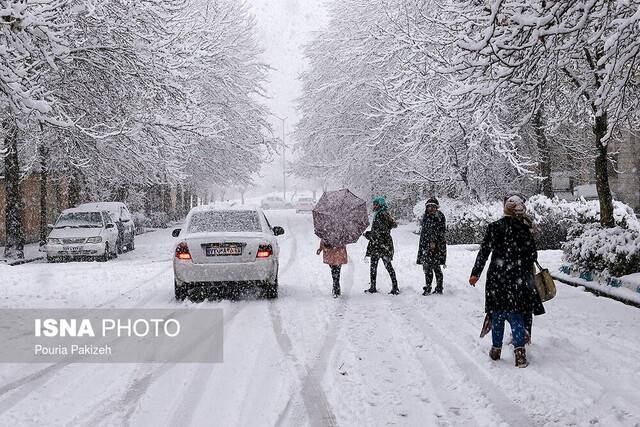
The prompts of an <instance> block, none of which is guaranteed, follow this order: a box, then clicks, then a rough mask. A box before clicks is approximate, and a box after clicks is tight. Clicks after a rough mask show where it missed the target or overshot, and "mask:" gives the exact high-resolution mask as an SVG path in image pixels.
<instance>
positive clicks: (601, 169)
mask: <svg viewBox="0 0 640 427" xmlns="http://www.w3.org/2000/svg"><path fill="white" fill-rule="evenodd" d="M607 127H608V119H607V114H606V113H604V114H603V115H602V116H596V120H595V124H594V126H593V133H594V134H595V137H596V138H595V139H596V150H597V156H596V160H595V167H596V189H597V190H598V199H599V201H600V224H602V226H603V227H614V226H615V220H614V218H613V198H612V197H611V187H610V186H609V169H608V167H607V166H608V162H609V159H608V156H607V151H608V145H606V144H603V141H602V140H603V139H604V137H605V135H606V134H607Z"/></svg>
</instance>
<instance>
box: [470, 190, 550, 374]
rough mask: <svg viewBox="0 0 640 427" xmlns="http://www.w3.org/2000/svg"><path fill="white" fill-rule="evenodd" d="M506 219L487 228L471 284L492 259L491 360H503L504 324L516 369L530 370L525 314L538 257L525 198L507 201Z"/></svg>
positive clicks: (528, 309) (487, 291)
mask: <svg viewBox="0 0 640 427" xmlns="http://www.w3.org/2000/svg"><path fill="white" fill-rule="evenodd" d="M504 211H505V216H504V217H503V218H501V219H500V220H498V221H495V222H493V223H491V224H489V226H488V227H487V232H486V234H485V236H484V239H483V241H482V244H481V246H480V251H479V252H478V256H477V258H476V262H475V265H474V267H473V270H472V271H471V277H470V278H469V283H470V284H471V285H472V286H475V284H476V283H477V281H478V278H479V277H480V274H482V270H483V269H484V266H485V264H486V262H487V259H488V258H489V255H490V254H492V256H491V262H490V264H489V270H488V272H487V284H486V289H485V312H486V313H488V314H490V315H491V329H492V339H493V347H492V348H491V352H490V353H489V354H490V356H491V358H492V359H494V360H497V359H499V358H500V350H501V348H502V338H503V335H504V322H505V321H508V322H509V324H510V325H511V331H512V333H513V345H514V347H515V354H516V366H518V367H526V366H527V365H528V363H527V359H526V352H525V349H524V344H525V327H524V314H525V313H529V312H531V310H532V309H531V307H532V306H533V304H534V303H533V300H532V298H533V293H532V289H531V284H532V280H533V277H532V275H533V264H534V262H535V261H536V260H537V258H538V255H537V251H536V245H535V242H534V240H533V235H532V234H531V230H530V228H529V227H528V226H527V225H526V224H525V223H524V222H523V221H522V220H521V219H520V218H518V216H520V215H522V214H523V213H524V211H525V207H524V197H522V196H520V195H512V196H509V197H507V198H505V205H504Z"/></svg>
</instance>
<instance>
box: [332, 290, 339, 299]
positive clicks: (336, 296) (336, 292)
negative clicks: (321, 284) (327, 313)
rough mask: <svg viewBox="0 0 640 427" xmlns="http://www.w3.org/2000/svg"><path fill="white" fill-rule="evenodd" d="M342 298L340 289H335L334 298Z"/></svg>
mask: <svg viewBox="0 0 640 427" xmlns="http://www.w3.org/2000/svg"><path fill="white" fill-rule="evenodd" d="M339 296H340V288H333V297H334V298H338V297H339Z"/></svg>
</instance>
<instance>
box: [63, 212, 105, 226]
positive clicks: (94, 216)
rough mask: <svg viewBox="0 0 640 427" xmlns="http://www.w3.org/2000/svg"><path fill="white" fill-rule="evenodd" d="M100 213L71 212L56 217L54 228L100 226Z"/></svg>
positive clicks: (101, 224)
mask: <svg viewBox="0 0 640 427" xmlns="http://www.w3.org/2000/svg"><path fill="white" fill-rule="evenodd" d="M102 226H103V223H102V214H100V212H71V213H65V214H62V215H61V216H60V218H58V221H57V222H56V225H55V228H67V227H70V228H95V227H102Z"/></svg>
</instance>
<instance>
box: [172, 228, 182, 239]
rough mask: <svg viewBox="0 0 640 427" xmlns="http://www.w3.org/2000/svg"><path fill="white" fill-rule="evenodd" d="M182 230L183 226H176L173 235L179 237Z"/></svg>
mask: <svg viewBox="0 0 640 427" xmlns="http://www.w3.org/2000/svg"><path fill="white" fill-rule="evenodd" d="M181 231H182V229H181V228H176V229H175V230H173V231H172V232H171V236H173V237H178V236H179V235H180V232H181Z"/></svg>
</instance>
